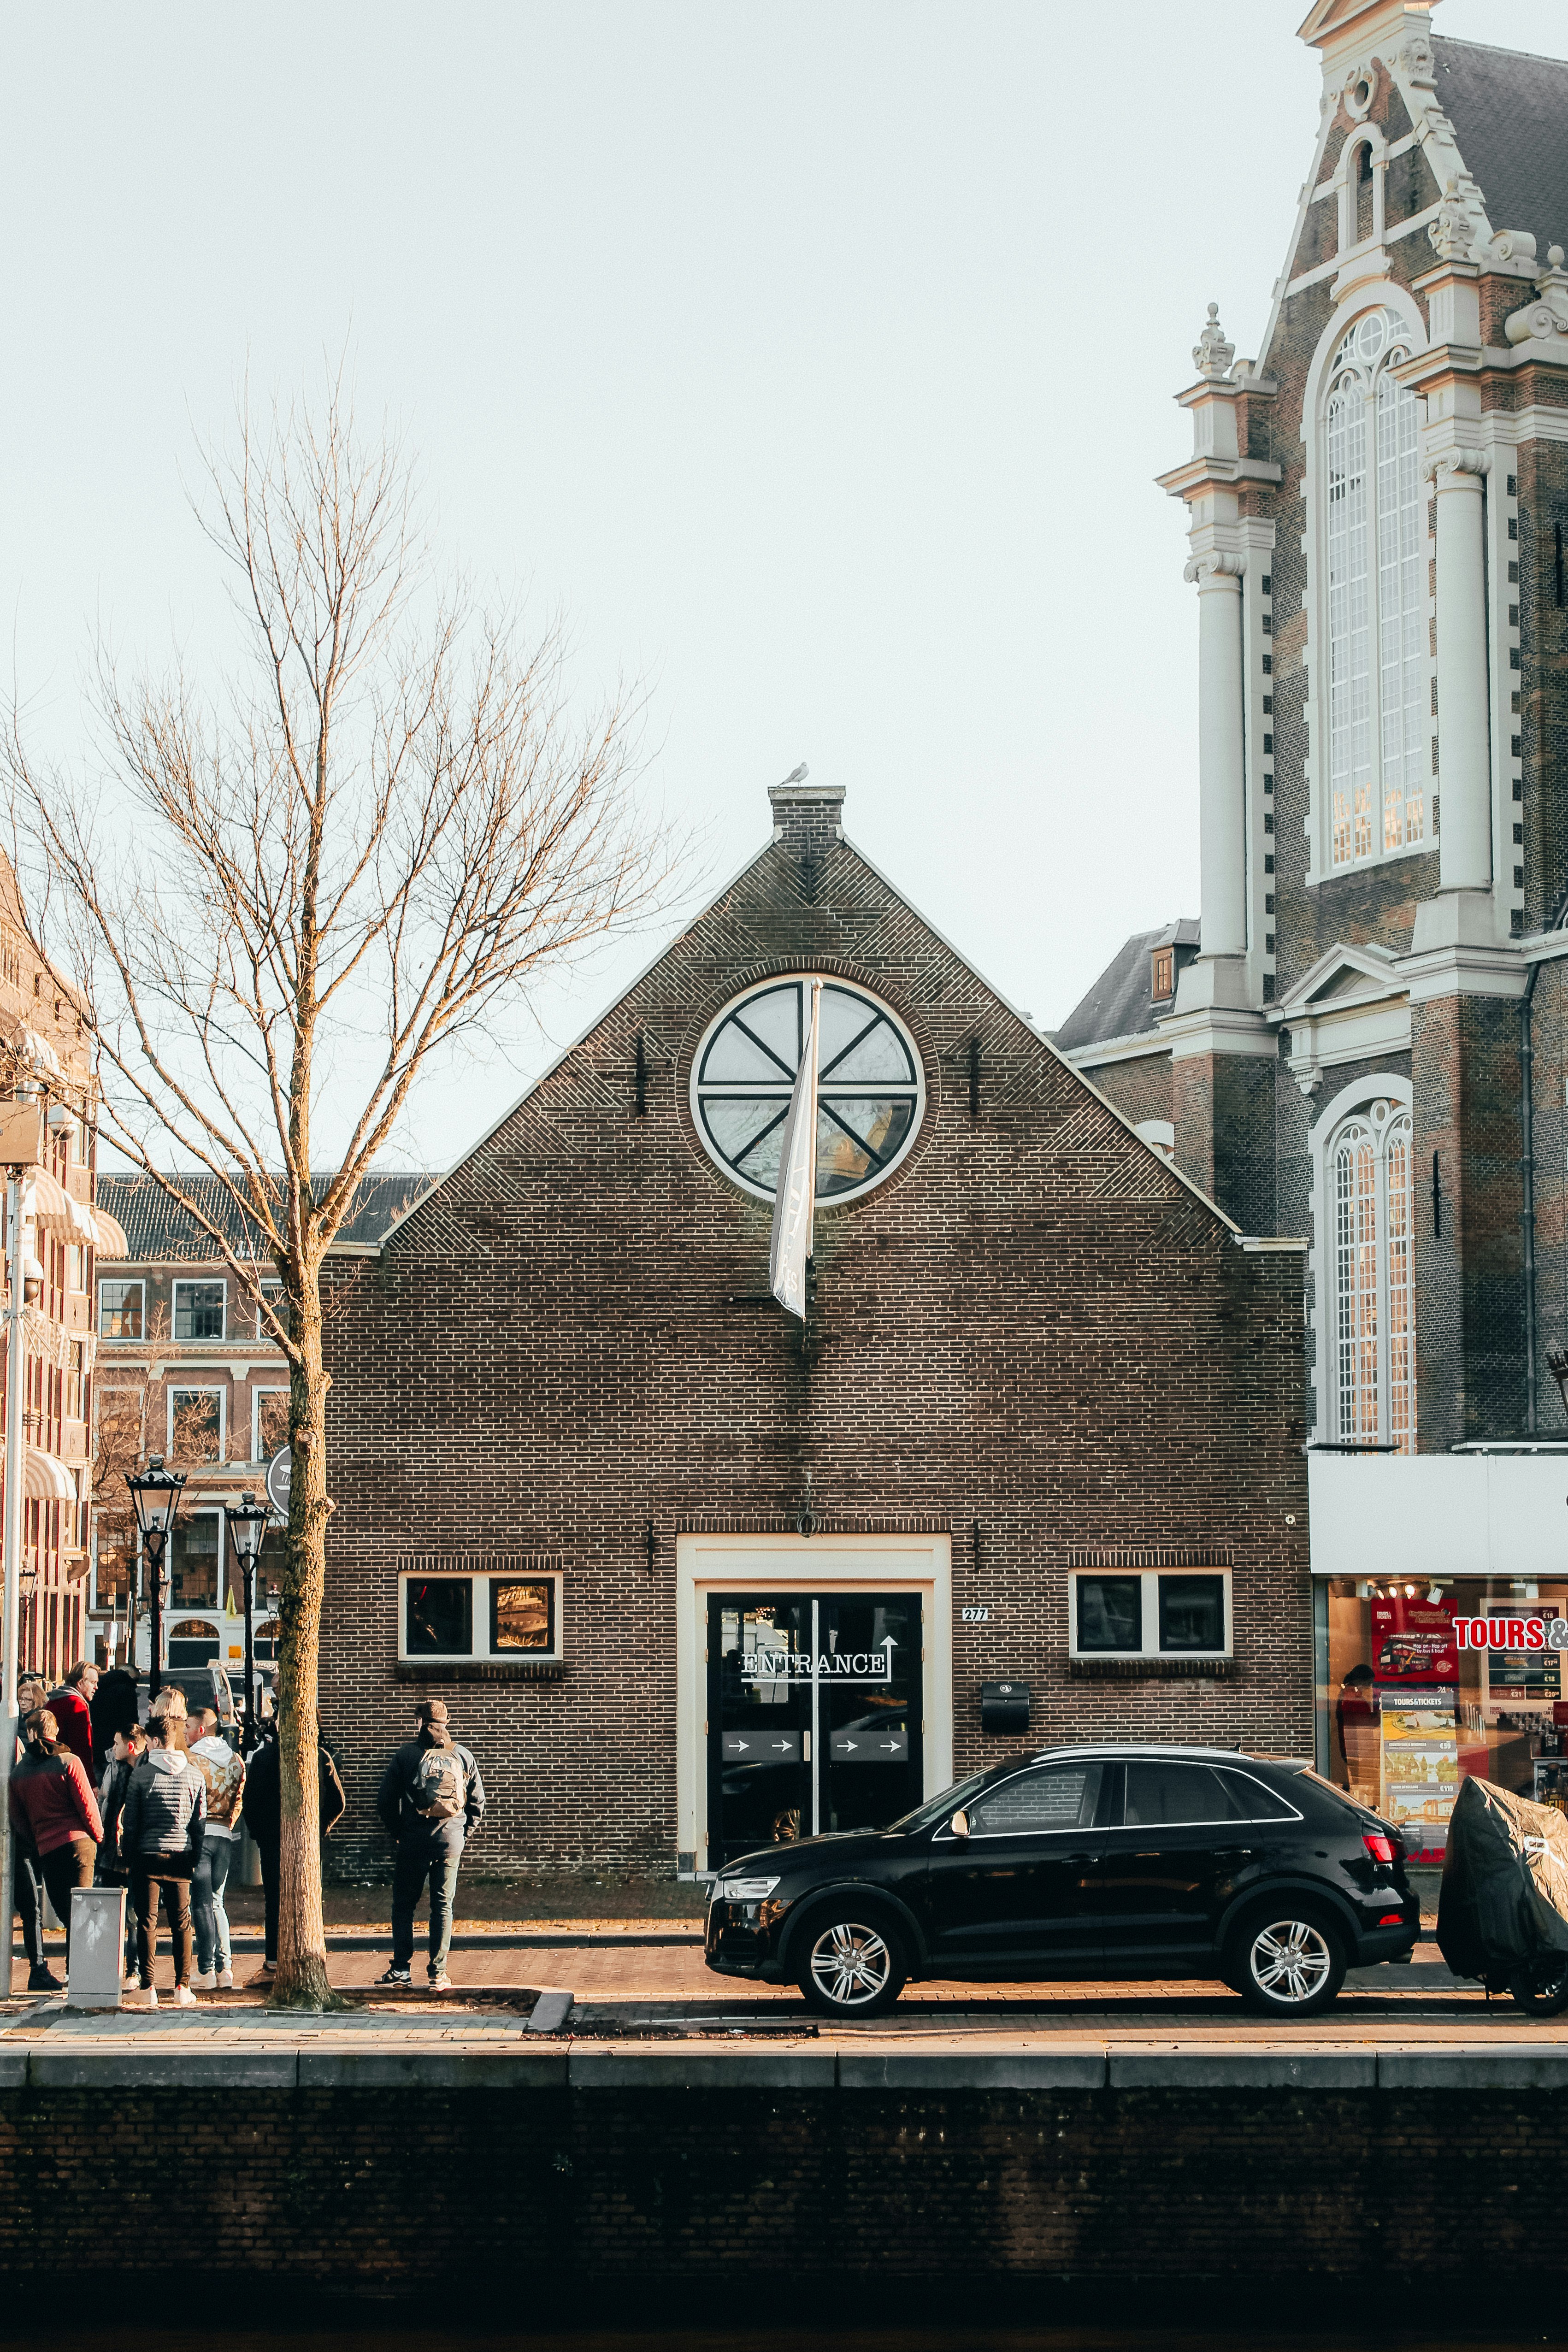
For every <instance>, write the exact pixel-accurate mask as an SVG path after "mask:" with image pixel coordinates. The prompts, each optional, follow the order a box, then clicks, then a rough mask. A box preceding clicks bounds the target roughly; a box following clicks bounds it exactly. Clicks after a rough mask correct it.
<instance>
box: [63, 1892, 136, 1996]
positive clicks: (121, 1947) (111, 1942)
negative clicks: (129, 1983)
mask: <svg viewBox="0 0 1568 2352" xmlns="http://www.w3.org/2000/svg"><path fill="white" fill-rule="evenodd" d="M124 1972H125V1889H124V1887H123V1886H79V1887H78V1888H77V1889H76V1891H75V1893H74V1894H73V1895H72V1896H71V1957H70V1969H69V1973H68V1979H67V1988H66V2007H67V2008H68V2009H118V2008H119V2007H120V1987H121V1979H122V1977H123V1975H124Z"/></svg>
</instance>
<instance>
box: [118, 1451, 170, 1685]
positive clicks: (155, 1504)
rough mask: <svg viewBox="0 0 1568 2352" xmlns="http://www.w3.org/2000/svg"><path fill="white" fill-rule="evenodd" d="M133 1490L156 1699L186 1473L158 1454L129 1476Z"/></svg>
mask: <svg viewBox="0 0 1568 2352" xmlns="http://www.w3.org/2000/svg"><path fill="white" fill-rule="evenodd" d="M125 1483H126V1485H127V1486H129V1487H130V1489H131V1499H132V1502H133V1503H134V1504H135V1506H136V1525H137V1527H138V1528H140V1529H141V1533H142V1550H143V1552H144V1553H145V1554H146V1557H147V1568H148V1588H149V1591H148V1598H149V1601H150V1603H151V1608H152V1617H153V1663H152V1680H151V1684H150V1685H149V1688H150V1696H152V1697H153V1698H156V1697H157V1696H158V1693H159V1691H160V1690H161V1689H162V1688H163V1600H164V1596H165V1594H166V1592H167V1591H168V1576H167V1572H166V1570H165V1567H164V1562H165V1560H166V1559H167V1558H168V1552H169V1538H170V1536H171V1535H172V1533H173V1532H174V1513H175V1512H176V1511H177V1510H178V1509H179V1507H180V1496H181V1495H182V1494H183V1492H184V1485H185V1474H184V1471H183V1470H165V1469H164V1467H163V1455H162V1454H153V1457H152V1460H151V1461H150V1462H149V1463H148V1465H147V1467H146V1468H145V1470H142V1471H141V1472H140V1473H138V1475H136V1476H135V1477H132V1475H131V1473H130V1472H129V1471H127V1472H126V1474H125Z"/></svg>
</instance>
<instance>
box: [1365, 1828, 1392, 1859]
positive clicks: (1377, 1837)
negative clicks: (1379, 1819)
mask: <svg viewBox="0 0 1568 2352" xmlns="http://www.w3.org/2000/svg"><path fill="white" fill-rule="evenodd" d="M1361 1842H1362V1843H1363V1845H1364V1846H1365V1848H1366V1850H1367V1852H1368V1853H1370V1854H1371V1856H1372V1858H1373V1862H1392V1861H1393V1860H1394V1847H1393V1845H1392V1843H1390V1841H1389V1840H1388V1839H1387V1838H1386V1837H1384V1833H1383V1832H1382V1831H1381V1830H1363V1832H1362V1833H1361Z"/></svg>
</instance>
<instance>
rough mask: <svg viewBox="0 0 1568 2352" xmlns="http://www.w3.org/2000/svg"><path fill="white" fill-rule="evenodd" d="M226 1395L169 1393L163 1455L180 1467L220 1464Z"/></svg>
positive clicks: (186, 1391)
mask: <svg viewBox="0 0 1568 2352" xmlns="http://www.w3.org/2000/svg"><path fill="white" fill-rule="evenodd" d="M226 1417H227V1404H226V1393H225V1391H223V1390H222V1389H208V1388H200V1389H177V1388H174V1387H171V1388H170V1390H169V1434H168V1442H167V1444H165V1446H164V1449H163V1450H164V1452H165V1453H166V1454H168V1456H169V1459H170V1460H171V1462H174V1463H177V1464H179V1465H182V1466H184V1465H186V1464H189V1463H193V1462H221V1461H222V1460H223V1453H224V1437H225V1426H224V1424H225V1422H226Z"/></svg>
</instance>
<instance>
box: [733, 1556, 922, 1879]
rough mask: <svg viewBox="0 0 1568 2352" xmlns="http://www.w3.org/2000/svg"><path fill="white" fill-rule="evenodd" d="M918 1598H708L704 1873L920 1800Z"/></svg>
mask: <svg viewBox="0 0 1568 2352" xmlns="http://www.w3.org/2000/svg"><path fill="white" fill-rule="evenodd" d="M923 1786H924V1783H923V1761H922V1757H921V1596H920V1594H919V1593H918V1592H901V1593H888V1592H842V1591H840V1592H821V1593H791V1594H778V1595H764V1594H759V1593H737V1594H729V1593H715V1594H713V1595H711V1596H710V1600H709V1602H708V1864H707V1866H708V1868H709V1869H710V1870H721V1869H723V1867H724V1866H725V1864H727V1863H729V1862H731V1861H733V1859H734V1858H735V1856H736V1855H737V1854H742V1853H752V1852H754V1851H755V1850H756V1849H757V1848H758V1847H759V1846H766V1845H780V1844H784V1843H788V1842H789V1841H791V1840H793V1839H795V1838H802V1837H811V1836H814V1835H815V1834H816V1832H818V1831H822V1830H859V1829H881V1828H882V1827H884V1826H885V1825H886V1823H888V1822H892V1821H897V1820H898V1818H899V1816H900V1813H907V1812H909V1811H910V1810H911V1808H912V1807H914V1806H915V1805H917V1804H919V1802H920V1801H921V1794H922V1793H923Z"/></svg>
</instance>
